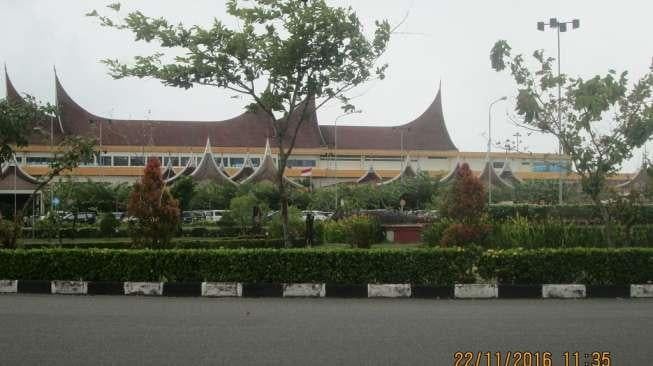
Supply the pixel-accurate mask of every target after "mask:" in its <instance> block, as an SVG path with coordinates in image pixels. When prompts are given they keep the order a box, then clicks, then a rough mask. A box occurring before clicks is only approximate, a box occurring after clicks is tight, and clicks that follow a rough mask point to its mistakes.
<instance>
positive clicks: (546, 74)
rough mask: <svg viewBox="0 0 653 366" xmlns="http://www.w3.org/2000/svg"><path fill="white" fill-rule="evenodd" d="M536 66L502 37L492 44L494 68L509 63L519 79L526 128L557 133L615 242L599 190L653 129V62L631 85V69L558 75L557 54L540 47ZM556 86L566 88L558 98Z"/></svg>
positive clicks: (521, 113) (535, 55)
mask: <svg viewBox="0 0 653 366" xmlns="http://www.w3.org/2000/svg"><path fill="white" fill-rule="evenodd" d="M533 58H534V60H535V62H536V65H537V66H536V68H535V70H531V69H529V67H528V66H527V65H526V64H525V61H524V57H523V56H522V55H516V56H514V57H513V56H511V47H510V46H509V45H508V43H507V42H506V41H504V40H500V41H498V42H497V43H496V44H495V45H494V47H493V48H492V51H491V54H490V59H491V63H492V68H493V69H495V70H496V71H503V70H505V69H506V68H507V69H509V70H510V74H511V75H512V77H513V79H514V80H515V82H516V83H517V87H518V96H517V106H516V112H517V114H518V115H519V116H521V118H522V119H523V121H522V122H523V123H522V124H523V125H524V126H525V127H527V128H530V129H533V130H537V131H540V132H544V133H548V134H551V135H553V136H555V137H556V138H557V139H558V141H559V142H560V145H561V146H562V149H563V151H564V153H565V154H566V155H568V156H569V159H570V162H571V163H572V165H573V168H574V170H575V172H576V173H577V174H578V175H579V176H580V180H581V187H582V190H583V192H584V193H586V194H587V195H588V196H589V197H590V198H591V200H592V201H593V202H594V204H595V205H596V206H597V208H598V209H599V211H600V212H601V215H602V218H603V221H604V224H605V225H606V227H607V228H608V230H606V232H607V233H608V235H606V238H607V240H608V244H612V239H611V235H610V231H611V230H610V226H611V223H612V219H611V216H610V213H609V210H608V209H607V208H606V207H605V205H604V204H603V203H602V202H601V199H600V194H601V192H603V191H604V189H605V187H606V180H607V178H608V177H609V176H611V175H614V174H615V173H616V172H617V171H618V169H619V167H620V166H621V164H622V163H623V162H624V161H626V160H627V159H629V158H631V157H632V151H633V149H635V148H638V147H641V146H642V145H643V144H644V143H645V142H646V141H647V140H648V139H649V138H650V137H651V134H652V133H653V98H652V96H651V93H652V89H653V65H651V71H650V72H648V73H646V74H645V75H644V76H643V77H642V78H641V79H639V80H637V81H636V82H635V83H633V84H632V85H630V83H629V81H628V78H627V75H628V73H627V72H622V73H621V74H617V72H616V71H614V70H609V71H608V73H607V74H605V75H596V76H594V77H592V78H590V79H587V80H585V79H583V78H581V77H576V78H572V77H569V76H567V75H565V74H561V75H559V76H558V75H555V74H554V72H553V62H554V61H555V59H554V58H551V57H546V56H545V54H544V52H543V51H541V50H538V51H535V52H534V53H533ZM558 87H560V88H561V89H562V95H561V98H558V95H557V90H558Z"/></svg>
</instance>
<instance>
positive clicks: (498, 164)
mask: <svg viewBox="0 0 653 366" xmlns="http://www.w3.org/2000/svg"><path fill="white" fill-rule="evenodd" d="M492 166H493V167H494V169H501V168H503V161H493V162H492Z"/></svg>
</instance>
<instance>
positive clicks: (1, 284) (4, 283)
mask: <svg viewBox="0 0 653 366" xmlns="http://www.w3.org/2000/svg"><path fill="white" fill-rule="evenodd" d="M17 292H18V281H16V280H0V294H15V293H17Z"/></svg>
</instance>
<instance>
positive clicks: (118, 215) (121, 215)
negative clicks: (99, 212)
mask: <svg viewBox="0 0 653 366" xmlns="http://www.w3.org/2000/svg"><path fill="white" fill-rule="evenodd" d="M111 214H112V215H113V217H115V218H116V220H119V221H122V220H123V219H124V218H125V216H126V214H125V213H124V212H112V213H111Z"/></svg>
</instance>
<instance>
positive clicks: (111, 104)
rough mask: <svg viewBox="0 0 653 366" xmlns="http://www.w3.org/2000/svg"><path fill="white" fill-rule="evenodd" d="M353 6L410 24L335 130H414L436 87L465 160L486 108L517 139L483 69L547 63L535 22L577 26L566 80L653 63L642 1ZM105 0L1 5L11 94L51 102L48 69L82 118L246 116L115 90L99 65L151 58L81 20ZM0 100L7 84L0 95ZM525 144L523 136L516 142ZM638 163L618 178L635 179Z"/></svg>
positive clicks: (179, 13) (537, 143) (190, 95)
mask: <svg viewBox="0 0 653 366" xmlns="http://www.w3.org/2000/svg"><path fill="white" fill-rule="evenodd" d="M330 2H331V3H332V4H337V5H351V6H352V7H353V8H354V9H355V10H356V11H357V13H358V15H359V17H360V18H361V20H362V21H363V23H364V24H366V25H367V27H368V29H369V30H371V29H372V25H373V22H374V20H375V19H388V20H389V21H390V22H391V23H393V24H396V23H398V22H399V21H401V19H402V18H404V16H405V15H406V14H408V17H407V19H406V21H405V23H404V24H403V26H402V27H401V29H400V34H397V35H395V37H394V38H393V39H392V41H391V45H390V49H389V51H388V53H387V54H386V56H385V61H387V62H388V63H389V64H390V67H389V70H388V73H387V78H386V79H385V80H383V81H378V82H372V83H371V84H368V85H366V86H364V87H362V88H361V89H360V91H359V94H360V96H359V97H358V98H356V99H355V104H356V107H357V108H359V109H361V110H362V111H363V113H361V114H358V115H350V116H346V117H344V118H341V119H340V120H339V123H340V124H364V125H379V126H380V125H386V126H387V125H396V124H402V123H405V122H408V121H410V120H412V119H413V118H415V117H417V116H418V115H419V114H421V113H422V112H423V111H424V109H426V107H427V106H428V105H429V104H430V103H431V101H432V100H433V98H434V97H435V94H436V92H437V88H438V84H439V83H440V82H442V97H443V107H444V116H445V121H446V124H447V127H448V129H449V133H450V134H451V137H452V139H453V141H454V143H455V144H456V146H457V147H458V148H459V149H460V150H462V151H485V149H486V141H487V140H486V139H487V137H486V136H487V120H488V117H487V115H488V104H489V102H490V101H492V100H494V99H497V98H498V97H501V96H503V95H507V96H508V97H509V99H508V101H507V102H506V103H501V104H498V105H497V106H496V107H495V109H494V111H495V113H494V114H493V120H494V125H493V126H494V127H493V131H494V132H493V139H494V140H499V139H501V140H504V139H506V138H508V137H510V138H512V135H513V134H514V133H516V132H518V131H519V129H518V128H517V127H515V126H514V125H512V124H511V123H510V122H509V121H508V120H507V118H506V113H507V111H508V110H512V109H513V104H514V96H515V94H516V92H515V86H514V85H513V84H512V83H511V81H510V78H509V76H508V75H507V74H504V73H502V74H497V73H495V72H494V71H493V70H492V69H491V68H490V62H489V58H488V57H489V51H490V48H491V47H492V45H493V44H494V42H495V41H496V40H498V39H506V40H508V41H509V43H510V44H511V45H512V47H513V49H514V50H515V51H517V52H522V53H525V54H531V53H532V51H533V50H535V49H538V48H543V49H545V50H546V51H548V52H550V53H551V55H552V56H554V52H555V49H556V48H555V47H556V38H555V33H554V32H553V31H547V32H539V31H537V29H536V22H537V21H539V20H546V19H548V18H550V17H559V18H560V19H565V20H571V19H572V18H579V19H580V20H581V28H580V29H578V30H575V31H573V32H569V33H566V34H563V35H562V68H563V72H567V73H569V74H572V75H581V76H585V77H589V76H593V75H595V74H597V73H605V72H606V71H607V70H608V69H610V68H614V69H616V70H618V71H621V70H628V71H630V75H631V79H635V78H639V77H641V76H642V75H643V74H644V73H645V72H646V71H647V69H648V67H649V65H650V64H651V60H652V57H653V22H651V14H653V1H642V0H622V1H618V2H617V1H607V0H574V1H564V0H547V1H531V0H495V1H482V0H474V1H472V0H446V1H445V0H349V1H344V0H338V1H336V0H334V1H330ZM108 3H110V1H88V0H86V1H83V0H66V1H48V0H0V62H5V63H6V64H7V68H8V70H9V75H10V77H11V79H12V81H13V82H14V85H15V86H16V88H17V89H18V90H19V91H20V92H24V93H29V94H31V95H34V96H36V97H37V98H39V99H41V100H43V101H49V102H54V76H53V72H52V70H53V66H54V65H56V68H57V71H58V74H59V77H60V79H61V81H62V83H63V85H64V87H65V88H66V90H67V91H68V92H69V93H70V95H71V96H72V97H73V98H74V99H75V100H76V101H77V102H78V103H79V104H81V105H82V106H83V107H85V108H86V109H88V110H89V111H91V112H93V113H95V114H98V115H101V116H106V117H113V118H147V117H148V111H150V113H149V115H150V118H151V119H176V120H220V119H226V118H230V117H233V116H235V115H237V114H239V113H241V112H242V110H243V106H244V104H245V101H244V100H241V99H234V98H230V96H231V95H232V94H233V93H230V92H226V91H223V90H219V89H216V88H208V87H198V88H193V89H190V90H183V89H177V88H172V87H165V86H163V85H162V84H160V83H159V82H157V81H154V80H139V79H123V80H113V79H112V78H110V77H109V76H108V75H107V69H106V67H105V66H104V65H102V64H100V63H99V60H101V59H103V58H107V57H111V58H118V59H120V60H123V61H128V60H129V59H130V58H131V57H132V56H134V55H139V54H147V53H148V52H149V51H151V50H153V48H152V47H151V46H150V45H146V44H136V43H134V42H133V37H132V36H131V34H130V33H128V32H124V31H123V32H121V31H117V30H113V29H107V28H102V27H100V26H98V24H97V20H96V19H95V18H88V17H85V16H84V13H86V12H89V11H91V10H93V9H98V10H99V11H100V12H102V13H105V14H106V13H108V14H111V11H110V10H109V9H106V8H104V6H105V5H106V4H108ZM122 4H123V12H122V14H125V10H133V9H140V10H142V11H143V12H144V13H145V14H146V15H151V16H164V17H166V18H168V19H169V20H171V21H173V22H183V23H184V24H186V25H191V24H200V25H206V24H209V23H210V22H211V21H212V19H213V17H217V18H219V19H221V20H223V21H225V22H226V23H227V24H232V25H234V26H236V25H237V23H236V22H235V21H234V20H233V19H231V18H229V17H227V15H226V13H225V4H224V1H216V0H213V1H210V0H193V1H183V2H182V1H162V0H148V1H136V0H128V1H122ZM0 93H1V94H0V95H4V82H3V83H2V85H1V86H0ZM340 114H341V111H340V108H339V105H337V104H332V105H330V106H327V107H325V108H324V109H323V110H321V111H320V112H319V120H320V123H322V124H332V123H333V121H334V119H335V118H336V117H337V116H339V115H340ZM521 133H522V134H524V135H525V134H526V131H521ZM523 139H524V140H525V142H524V143H523V145H526V146H527V150H528V151H533V152H554V151H556V150H557V148H556V144H555V143H554V140H553V139H551V138H550V137H547V136H542V135H531V136H525V137H524V138H523ZM640 162H641V153H640V152H636V153H635V157H634V158H633V159H632V160H631V161H630V162H629V163H628V164H627V165H625V166H624V167H623V170H624V171H627V172H630V171H633V170H634V169H636V168H637V167H638V166H639V164H640Z"/></svg>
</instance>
